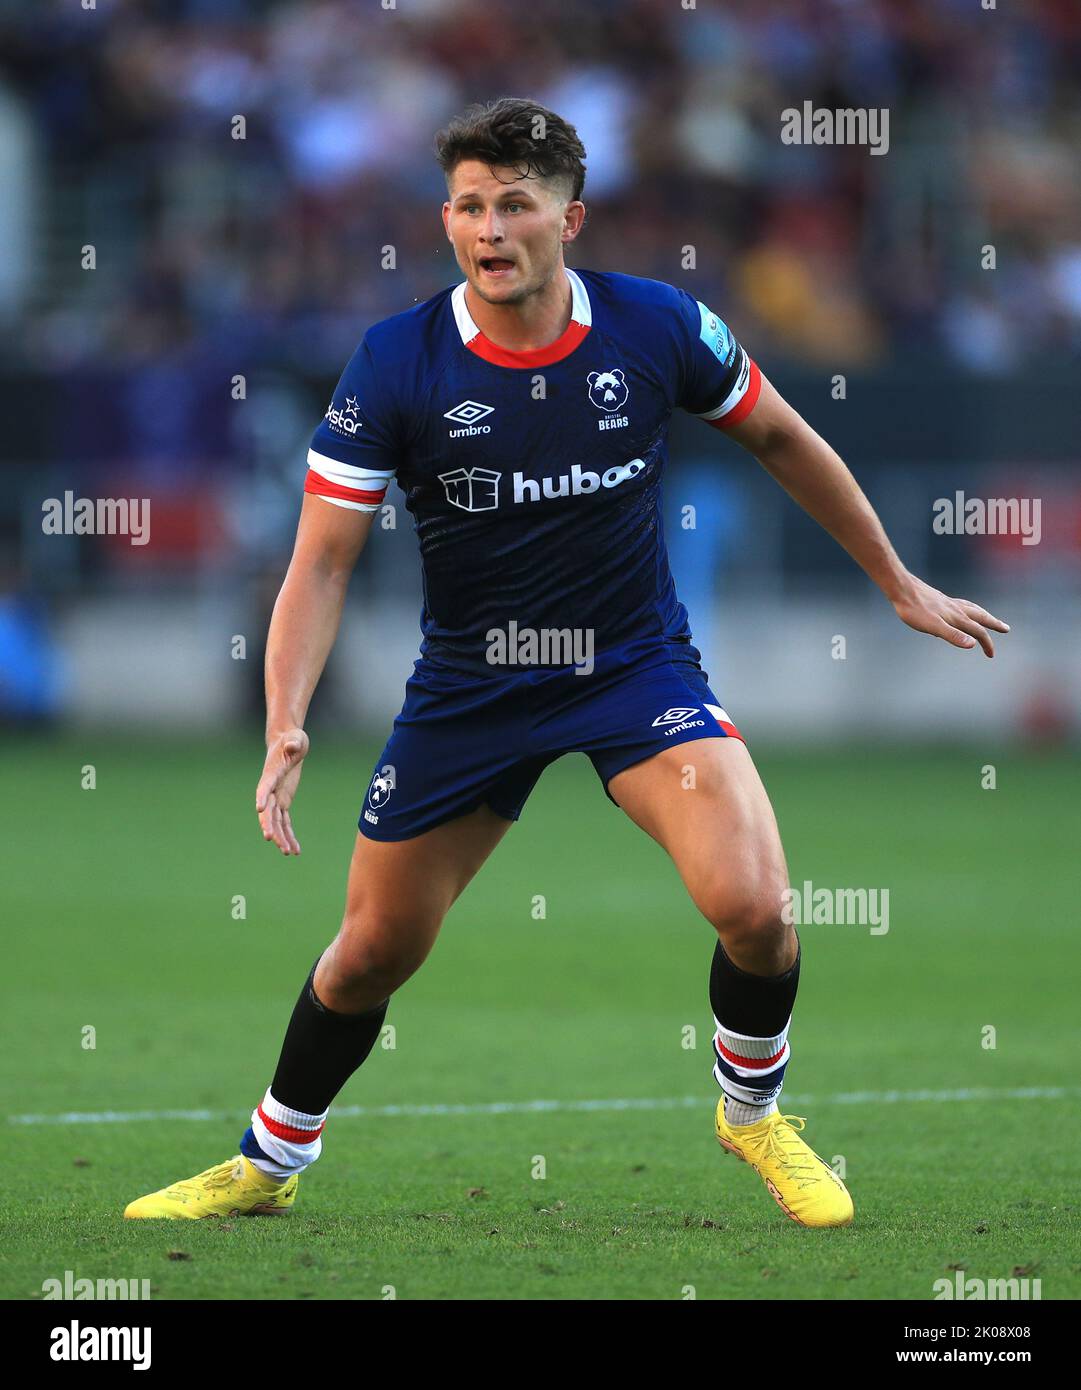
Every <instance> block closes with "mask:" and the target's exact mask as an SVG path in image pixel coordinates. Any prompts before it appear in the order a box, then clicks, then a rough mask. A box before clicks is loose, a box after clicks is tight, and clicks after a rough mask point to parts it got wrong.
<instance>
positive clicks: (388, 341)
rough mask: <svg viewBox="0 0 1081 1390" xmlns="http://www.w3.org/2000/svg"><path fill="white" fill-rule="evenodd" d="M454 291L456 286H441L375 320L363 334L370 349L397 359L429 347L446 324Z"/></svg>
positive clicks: (377, 353) (386, 357) (382, 355)
mask: <svg viewBox="0 0 1081 1390" xmlns="http://www.w3.org/2000/svg"><path fill="white" fill-rule="evenodd" d="M452 293H453V287H448V288H447V289H444V290H440V291H439V292H438V293H437V294H433V295H432V297H431V298H430V299H425V300H424V301H423V302H422V303H420V304H414V305H413V306H412V307H411V308H409V309H403V310H402V312H401V313H399V314H391V315H390V317H389V318H385V319H380V320H379V321H378V322H377V323H373V324H372V325H371V327H370V328H369V329H368V331H367V332H366V333H365V334H364V344H365V345H366V346H367V348H368V351H369V352H370V353H371V354H372V356H373V357H375V358H377V359H379V360H383V359H387V360H395V359H401V358H404V357H407V356H412V355H413V354H414V353H415V352H416V351H417V350H418V349H419V348H424V349H426V350H430V349H431V347H432V345H433V340H434V339H437V338H438V337H439V335H440V333H441V332H442V331H443V330H444V329H445V327H446V320H447V317H448V315H449V314H450V313H451V309H450V296H451V294H452Z"/></svg>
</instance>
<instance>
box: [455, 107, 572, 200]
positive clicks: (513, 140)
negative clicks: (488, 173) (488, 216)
mask: <svg viewBox="0 0 1081 1390" xmlns="http://www.w3.org/2000/svg"><path fill="white" fill-rule="evenodd" d="M435 152H436V158H437V159H438V160H439V164H440V167H441V168H442V170H443V173H444V174H445V175H446V176H447V178H448V180H449V178H450V175H451V172H452V171H453V169H454V168H455V166H456V165H458V164H459V163H460V162H461V161H462V160H463V159H479V160H481V161H482V162H483V163H484V164H487V165H488V166H489V167H492V166H495V165H504V166H507V167H510V168H514V169H518V170H520V171H521V173H520V175H519V177H521V178H540V179H547V178H562V179H565V180H566V182H567V184H568V187H569V189H570V194H571V200H572V201H574V200H576V199H578V198H581V196H582V188H583V186H584V185H585V181H586V166H585V164H584V163H583V160H584V159H585V153H586V151H585V146H584V145H583V144H582V142H581V140H579V138H578V132H577V131H576V130H575V128H574V126H572V125H571V124H570V123H569V122H567V121H565V120H564V119H563V118H562V116H557V115H556V114H555V112H554V111H549V110H548V109H547V107H544V106H541V105H540V104H539V103H537V102H535V101H525V100H523V99H522V98H520V97H500V98H499V100H498V101H490V102H487V103H483V102H477V103H475V104H474V105H473V106H470V107H467V109H466V110H465V111H463V112H462V114H461V115H460V116H455V118H454V120H452V121H451V122H450V124H449V125H448V126H447V128H446V130H441V131H440V132H439V134H438V135H437V136H436V137H435Z"/></svg>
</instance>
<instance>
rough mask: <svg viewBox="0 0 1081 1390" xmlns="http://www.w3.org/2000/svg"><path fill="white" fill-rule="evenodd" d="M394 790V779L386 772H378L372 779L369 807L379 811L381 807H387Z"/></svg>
mask: <svg viewBox="0 0 1081 1390" xmlns="http://www.w3.org/2000/svg"><path fill="white" fill-rule="evenodd" d="M393 790H394V779H393V777H390V776H388V775H387V773H385V772H377V773H376V774H375V776H374V777H373V778H372V785H371V790H370V791H369V792H368V805H369V806H371V807H372V808H373V809H374V810H376V811H378V810H379V808H380V806H385V805H386V804H387V802H388V801H389V800H390V794H391V792H392V791H393Z"/></svg>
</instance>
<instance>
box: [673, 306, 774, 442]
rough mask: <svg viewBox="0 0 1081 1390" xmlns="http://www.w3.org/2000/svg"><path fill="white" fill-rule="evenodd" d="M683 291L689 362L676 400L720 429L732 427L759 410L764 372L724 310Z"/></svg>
mask: <svg viewBox="0 0 1081 1390" xmlns="http://www.w3.org/2000/svg"><path fill="white" fill-rule="evenodd" d="M678 293H679V313H680V318H681V322H682V328H683V333H682V335H681V336H682V339H683V343H684V364H683V379H682V392H681V395H680V398H679V399H678V400H677V401H676V404H677V405H679V406H682V408H683V409H684V410H686V411H688V412H689V413H690V414H691V415H697V416H698V418H699V419H700V420H705V421H706V423H707V424H710V425H714V426H716V428H717V429H731V428H732V426H733V425H738V424H739V423H740V421H741V420H745V419H746V418H747V416H748V415H750V413H751V411H752V410H753V409H754V408H755V405H756V404H757V402H758V396H759V392H760V391H761V390H762V376H761V373H760V372H759V370H758V367H757V366H756V364H755V363H754V362H753V361H752V360H751V357H750V355H749V354H748V353H747V351H746V350H745V349H744V348H743V347H742V346H741V345H740V344H739V343H738V342H737V341H736V339H735V337H734V336H733V334H732V332H731V330H730V329H729V327H728V325H727V324H726V323H725V322H724V320H723V319H722V318H721V317H720V315H719V314H715V313H714V312H713V310H712V309H710V308H709V307H708V306H707V305H705V304H703V303H702V302H701V300H698V299H695V298H693V297H692V296H691V295H689V294H688V293H687V292H686V290H679V291H678Z"/></svg>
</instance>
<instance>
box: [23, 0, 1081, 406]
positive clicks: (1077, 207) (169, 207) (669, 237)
mask: <svg viewBox="0 0 1081 1390" xmlns="http://www.w3.org/2000/svg"><path fill="white" fill-rule="evenodd" d="M0 53H2V55H3V57H2V60H0V160H2V162H3V166H4V167H5V169H7V170H8V171H9V172H10V173H12V177H13V180H14V181H13V183H12V185H11V187H12V188H13V190H14V196H13V198H12V202H11V204H9V206H8V208H7V210H6V211H2V210H0V224H3V227H4V228H5V230H6V231H7V232H8V236H7V247H8V250H9V256H8V259H9V268H8V271H7V272H5V273H4V275H3V278H2V281H0V315H2V319H3V322H4V323H5V325H6V327H7V328H8V330H9V331H8V332H6V333H5V335H4V337H3V340H2V342H0V362H2V361H3V358H4V357H6V358H7V359H8V361H9V362H10V361H11V360H12V359H14V358H16V357H17V358H18V359H19V360H21V361H23V362H29V363H30V364H32V365H39V366H42V367H45V368H60V369H65V368H68V367H71V366H73V365H80V364H82V365H85V366H88V365H90V364H93V365H94V366H95V367H97V368H100V367H101V366H102V365H103V364H107V365H116V366H118V367H121V368H124V367H129V368H132V367H134V368H137V367H138V366H139V364H148V363H154V364H158V365H159V366H160V367H161V369H162V370H163V371H164V372H165V378H164V381H162V382H158V383H157V384H156V385H155V384H153V383H152V384H151V385H150V386H148V387H147V388H146V390H147V391H149V399H150V400H151V401H152V402H154V403H156V405H155V408H160V409H166V410H168V409H172V410H173V411H174V413H175V412H182V409H183V394H184V391H185V390H188V391H190V390H192V389H195V388H192V387H191V385H190V379H191V377H190V373H191V370H194V369H195V368H196V367H198V365H199V364H202V366H203V367H204V368H206V365H207V364H208V363H211V362H213V363H217V362H218V361H222V362H225V363H228V362H233V363H235V362H237V361H241V362H247V363H249V364H253V363H255V362H260V363H263V364H267V363H270V364H274V365H277V366H281V367H282V368H283V369H284V370H285V371H290V370H295V369H298V368H303V369H305V370H309V371H312V372H314V373H323V374H325V375H326V376H327V377H333V376H335V375H336V374H337V372H338V370H339V369H340V367H341V366H342V364H343V363H344V361H345V360H346V358H347V357H348V355H349V353H350V352H351V351H352V349H353V347H354V346H355V343H356V341H357V339H358V338H359V336H360V335H361V333H362V331H363V329H364V328H365V327H366V326H367V325H368V324H369V323H370V322H372V321H374V320H376V319H378V318H380V317H383V316H385V315H387V314H391V313H394V312H397V311H398V310H400V309H402V308H405V307H408V305H409V304H411V303H412V302H413V301H414V300H420V299H423V298H425V297H427V296H428V295H430V294H432V293H434V292H435V291H436V290H438V289H440V288H441V287H443V286H445V285H447V284H450V283H453V282H454V281H456V280H457V279H459V278H460V276H459V275H458V272H457V268H456V266H455V265H454V263H453V259H452V257H451V255H450V250H449V247H448V245H447V243H446V240H445V238H444V234H443V231H442V227H441V225H440V222H439V204H440V202H441V200H442V197H443V184H442V178H441V175H440V172H439V170H438V167H437V166H436V164H435V162H434V159H433V156H432V140H433V136H434V133H435V132H436V131H437V130H438V129H439V128H440V127H441V126H442V125H444V124H445V123H446V121H447V120H448V119H449V118H450V117H451V116H452V115H454V114H455V113H456V112H457V111H459V110H460V109H461V108H462V107H464V106H465V105H466V104H467V103H469V102H471V101H475V100H478V99H486V98H491V97H495V96H500V95H505V94H509V95H525V96H531V97H535V98H536V99H537V100H539V101H541V102H542V103H544V104H545V105H548V106H550V107H551V108H552V109H554V110H556V111H558V112H559V113H560V114H562V115H564V116H566V117H567V118H568V119H569V120H571V121H572V122H573V123H574V124H575V125H576V126H577V127H578V130H579V133H580V135H581V137H582V139H583V141H584V143H585V145H586V148H587V151H588V160H587V169H588V176H587V181H586V188H585V195H584V196H585V201H586V204H587V207H588V209H589V221H588V222H587V225H586V228H585V229H584V232H583V234H582V236H581V237H580V239H579V242H578V244H577V245H576V246H575V247H574V248H572V251H571V253H570V256H569V260H570V261H571V263H572V264H578V265H582V266H587V267H593V268H598V269H619V270H623V271H627V272H630V273H634V274H639V275H647V276H655V277H657V278H660V279H665V280H669V281H671V282H674V283H680V284H684V285H685V286H686V287H687V288H689V289H693V290H694V291H695V292H696V294H697V295H698V297H700V298H703V299H708V300H709V302H711V303H712V304H715V305H716V306H717V307H718V308H719V309H720V310H721V311H722V312H723V313H724V314H725V316H726V317H727V318H728V319H729V320H730V321H731V322H732V323H733V325H734V326H735V327H736V328H737V331H738V332H739V334H740V335H741V336H742V337H743V338H744V340H745V341H747V342H748V343H749V344H751V345H752V347H753V350H754V351H755V353H756V355H758V356H760V357H762V358H763V359H764V360H773V359H776V358H778V357H780V358H782V359H787V360H791V361H795V362H800V361H802V362H809V363H814V364H820V365H827V366H830V367H833V368H836V369H837V370H843V369H844V368H846V367H857V368H858V367H859V366H862V365H866V366H875V365H879V364H882V363H883V362H886V363H888V362H890V361H891V360H895V359H896V358H897V357H899V356H904V355H908V354H917V355H918V356H919V357H920V358H921V359H925V358H927V357H928V355H930V356H932V357H933V356H936V355H941V357H943V358H944V359H946V360H947V361H950V360H952V361H953V362H955V363H957V364H958V365H959V366H961V367H963V368H966V369H969V370H973V371H977V372H981V373H990V374H1006V373H1009V372H1011V371H1013V370H1015V369H1017V368H1019V367H1023V366H1025V365H1027V364H1031V363H1032V362H1034V361H1036V360H1038V359H1039V358H1040V356H1041V355H1042V354H1046V353H1062V352H1066V351H1071V350H1076V348H1077V346H1078V344H1079V341H1081V176H1079V163H1081V6H1079V5H1078V4H1077V0H1027V3H1025V0H1010V3H1009V4H1005V3H1003V4H1001V5H999V6H997V7H996V8H994V9H983V8H981V5H980V3H979V0H724V3H721V2H720V0H697V4H695V3H694V0H580V2H579V3H575V4H572V5H568V4H566V3H565V0H397V3H395V0H382V3H380V0H161V3H155V2H154V0H96V5H95V6H94V8H93V9H84V8H81V7H80V4H79V3H78V0H38V3H37V4H35V5H34V6H26V5H23V4H18V5H14V4H12V5H7V6H4V7H3V8H2V9H0ZM807 99H809V100H811V101H812V102H813V103H814V104H815V106H816V107H825V108H829V109H836V108H839V107H886V108H888V109H889V112H890V127H889V130H890V145H889V152H888V154H886V155H884V156H881V157H876V156H872V155H871V154H870V153H869V152H868V150H867V149H861V148H848V147H830V146H811V145H798V146H796V145H793V146H789V145H785V144H783V143H782V142H781V139H780V132H781V112H782V111H783V110H784V109H785V108H788V107H793V106H794V107H800V106H802V103H803V102H804V101H805V100H807ZM237 117H243V126H242V127H240V126H238V125H237V124H236V118H237ZM240 129H243V134H244V138H243V139H236V138H233V137H234V134H235V133H237V131H238V130H240ZM20 194H22V195H23V196H22V197H20V196H19V195H20ZM85 245H93V246H94V247H95V252H96V269H95V270H94V271H92V272H91V271H89V270H86V269H84V268H83V267H82V265H81V262H80V252H81V248H82V247H83V246H85ZM986 246H993V247H994V269H990V268H988V266H987V256H986V253H985V252H984V251H983V249H982V248H984V247H986ZM388 247H393V248H394V268H393V269H390V268H386V259H387V252H386V248H388ZM686 247H693V248H694V254H695V267H694V268H693V269H688V268H686V267H685V263H684V261H685V253H684V248H686ZM12 257H14V259H15V261H16V264H15V266H14V268H13V267H12V265H11V264H10V261H11V258H12ZM185 382H188V383H189V384H188V385H187V386H186V387H185ZM178 393H179V396H178ZM170 403H171V404H170Z"/></svg>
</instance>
